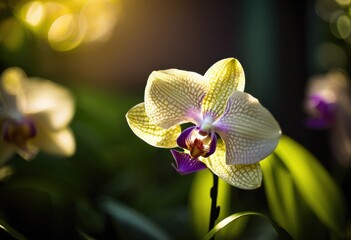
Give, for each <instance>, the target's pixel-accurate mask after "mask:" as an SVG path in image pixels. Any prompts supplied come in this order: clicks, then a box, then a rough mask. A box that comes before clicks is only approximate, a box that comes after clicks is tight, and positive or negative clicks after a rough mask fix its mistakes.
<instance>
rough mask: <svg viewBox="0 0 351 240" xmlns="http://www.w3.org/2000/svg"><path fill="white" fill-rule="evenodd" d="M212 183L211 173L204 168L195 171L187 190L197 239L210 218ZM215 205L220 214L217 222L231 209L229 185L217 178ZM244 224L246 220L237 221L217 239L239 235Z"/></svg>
mask: <svg viewBox="0 0 351 240" xmlns="http://www.w3.org/2000/svg"><path fill="white" fill-rule="evenodd" d="M212 185H213V181H212V173H211V172H210V171H209V170H204V171H200V172H198V173H196V175H195V178H194V180H193V182H192V185H191V189H190V192H189V206H190V211H191V216H192V221H193V226H194V230H195V231H196V235H197V237H198V238H199V239H201V238H202V237H203V236H205V235H206V234H207V232H208V226H209V219H210V207H211V198H210V189H211V187H212ZM217 206H220V214H219V217H218V219H217V222H219V221H221V220H223V219H224V218H226V217H227V216H228V215H229V213H230V211H231V186H230V185H229V184H227V183H226V182H224V181H223V180H222V179H220V178H219V182H218V197H217ZM245 225H246V221H245V220H243V221H237V222H236V224H235V225H232V226H231V228H226V229H224V230H223V231H221V232H220V233H219V234H218V236H216V237H217V239H228V238H234V237H236V236H239V235H240V233H241V232H242V230H243V229H244V227H245Z"/></svg>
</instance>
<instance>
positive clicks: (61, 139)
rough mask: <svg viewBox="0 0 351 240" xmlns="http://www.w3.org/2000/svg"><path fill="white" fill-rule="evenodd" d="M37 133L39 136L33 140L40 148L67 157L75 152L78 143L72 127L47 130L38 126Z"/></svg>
mask: <svg viewBox="0 0 351 240" xmlns="http://www.w3.org/2000/svg"><path fill="white" fill-rule="evenodd" d="M37 133H38V134H37V136H36V137H35V138H34V139H33V140H32V144H33V145H36V146H38V148H39V149H40V150H43V151H45V152H48V153H51V154H56V155H61V156H66V157H69V156H72V155H73V154H74V152H75V149H76V143H75V139H74V135H73V132H72V130H71V129H69V128H64V129H61V130H58V131H46V130H45V129H43V128H42V127H38V132H37Z"/></svg>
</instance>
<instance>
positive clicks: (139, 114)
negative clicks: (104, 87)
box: [126, 103, 181, 148]
mask: <svg viewBox="0 0 351 240" xmlns="http://www.w3.org/2000/svg"><path fill="white" fill-rule="evenodd" d="M126 118H127V121H128V124H129V127H130V128H131V129H132V131H133V132H134V133H135V135H137V136H138V137H140V138H141V139H142V140H144V141H145V142H147V143H148V144H150V145H152V146H155V147H162V148H173V147H176V146H177V138H178V136H179V134H180V133H181V128H180V126H179V125H175V126H173V127H171V128H169V129H164V128H161V127H159V126H156V125H155V124H152V123H150V119H149V117H148V116H147V115H146V113H145V105H144V103H140V104H138V105H136V106H134V107H133V108H132V109H130V110H129V111H128V113H127V114H126Z"/></svg>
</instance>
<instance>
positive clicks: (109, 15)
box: [81, 0, 117, 42]
mask: <svg viewBox="0 0 351 240" xmlns="http://www.w3.org/2000/svg"><path fill="white" fill-rule="evenodd" d="M81 17H82V18H84V19H85V21H84V22H85V23H86V28H87V33H86V36H85V41H87V42H90V41H106V40H108V39H109V37H110V35H111V33H112V30H113V27H114V26H115V23H116V18H117V7H116V5H115V4H113V3H111V1H108V0H101V1H96V0H91V1H88V2H87V3H86V4H85V5H84V7H83V9H82V11H81Z"/></svg>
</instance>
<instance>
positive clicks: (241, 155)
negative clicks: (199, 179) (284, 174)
mask: <svg viewBox="0 0 351 240" xmlns="http://www.w3.org/2000/svg"><path fill="white" fill-rule="evenodd" d="M216 128H217V130H218V133H219V135H220V136H221V138H222V139H223V140H224V142H225V144H226V147H227V154H226V163H227V164H253V163H256V162H259V161H260V160H262V159H264V158H265V157H267V156H268V155H269V154H270V153H271V152H272V151H273V150H274V149H275V147H276V146H277V144H278V141H279V138H280V136H281V130H280V127H279V124H278V123H277V121H276V120H275V119H274V117H273V116H272V115H271V113H270V112H269V111H268V110H267V109H265V108H264V107H263V106H262V105H261V104H260V103H259V102H258V100H257V99H256V98H254V97H252V96H251V95H250V94H247V93H244V92H240V91H235V92H234V93H233V94H232V95H231V96H230V98H229V100H228V103H227V108H226V110H225V113H224V114H223V116H222V117H221V119H220V120H219V121H218V122H217V123H216Z"/></svg>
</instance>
